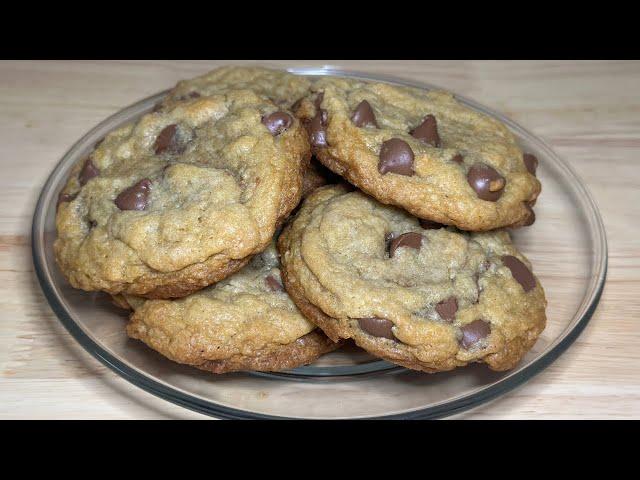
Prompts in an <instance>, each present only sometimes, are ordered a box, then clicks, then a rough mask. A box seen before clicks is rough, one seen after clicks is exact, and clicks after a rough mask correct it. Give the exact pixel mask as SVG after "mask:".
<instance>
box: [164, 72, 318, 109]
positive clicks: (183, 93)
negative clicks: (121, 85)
mask: <svg viewBox="0 0 640 480" xmlns="http://www.w3.org/2000/svg"><path fill="white" fill-rule="evenodd" d="M310 86H311V82H310V81H309V80H308V79H307V78H305V77H301V76H299V75H293V74H291V73H288V72H285V71H283V70H272V69H269V68H263V67H235V66H227V67H220V68H216V69H215V70H212V71H210V72H208V73H206V74H204V75H201V76H199V77H195V78H192V79H189V80H182V81H180V82H178V84H177V85H176V86H175V87H174V88H173V89H171V90H170V91H169V93H168V94H167V96H166V97H165V98H164V99H163V101H162V103H161V104H160V108H163V107H166V106H171V105H174V104H175V103H176V102H181V101H183V100H188V99H192V98H198V97H202V96H208V95H213V94H217V93H224V92H225V91H227V90H230V89H248V90H253V91H254V92H256V93H257V94H259V95H262V96H265V97H267V98H269V99H270V100H271V101H273V102H274V103H275V104H276V105H278V106H279V107H282V108H289V107H290V106H291V105H292V104H293V103H294V102H295V101H297V100H299V99H300V98H302V97H304V96H305V95H306V94H307V93H308V91H309V87H310Z"/></svg>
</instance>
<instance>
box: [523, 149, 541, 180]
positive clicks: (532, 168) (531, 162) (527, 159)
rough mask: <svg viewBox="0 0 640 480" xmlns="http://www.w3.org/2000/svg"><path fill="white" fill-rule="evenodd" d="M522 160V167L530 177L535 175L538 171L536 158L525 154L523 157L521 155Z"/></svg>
mask: <svg viewBox="0 0 640 480" xmlns="http://www.w3.org/2000/svg"><path fill="white" fill-rule="evenodd" d="M522 160H524V166H525V167H527V170H529V173H530V174H531V175H535V174H536V170H537V169H538V159H537V158H536V156H535V155H532V154H530V153H525V154H524V155H522Z"/></svg>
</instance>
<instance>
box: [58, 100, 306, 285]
mask: <svg viewBox="0 0 640 480" xmlns="http://www.w3.org/2000/svg"><path fill="white" fill-rule="evenodd" d="M308 157H309V144H308V141H307V137H306V134H305V131H304V129H303V127H302V126H301V124H300V122H299V121H298V120H297V119H296V118H294V117H293V116H292V115H291V114H290V113H288V112H287V111H286V110H283V109H281V108H280V107H278V106H277V105H275V104H274V103H272V102H271V101H270V100H268V99H266V98H264V97H262V96H260V95H258V94H256V93H255V92H253V91H251V90H229V91H227V92H225V93H222V94H215V95H210V96H206V97H199V98H193V99H188V100H184V101H181V102H178V103H176V104H175V105H174V106H173V107H170V108H167V109H163V110H161V111H157V112H154V113H150V114H148V115H145V116H143V117H142V118H141V119H140V120H139V121H137V122H135V123H133V124H129V125H126V126H124V127H122V128H120V129H118V130H116V131H114V132H112V133H110V134H109V135H107V136H106V138H105V139H104V141H102V142H101V143H100V144H99V145H98V146H97V147H96V149H95V150H94V151H93V153H91V154H90V155H89V156H88V158H86V159H85V160H84V161H83V162H81V163H80V164H79V165H76V167H75V169H74V170H73V171H72V173H71V176H70V179H69V181H68V183H67V185H66V186H65V188H64V190H63V191H62V192H61V194H60V197H59V205H58V212H57V217H56V226H57V232H58V238H57V240H56V242H55V253H56V259H57V261H58V264H59V265H60V268H61V270H62V272H63V273H64V274H65V276H66V277H67V278H68V280H69V281H70V283H71V284H72V285H73V286H74V287H76V288H81V289H83V290H104V291H106V292H108V293H111V294H118V293H127V294H131V295H140V296H145V297H148V298H173V297H181V296H185V295H187V294H189V293H191V292H194V291H196V290H198V289H200V288H203V287H205V286H207V285H210V284H211V283H213V282H216V281H219V280H221V279H223V278H225V277H226V276H228V275H230V274H231V273H233V272H235V271H237V270H239V269H240V268H241V267H242V266H243V265H245V264H246V263H247V262H248V261H249V259H250V257H251V256H252V255H254V254H255V253H258V252H260V251H262V250H264V249H265V248H266V247H267V246H268V245H269V242H270V241H271V238H272V236H273V234H274V232H275V230H276V228H277V227H278V225H280V224H281V223H282V222H283V220H284V219H285V218H286V216H287V215H288V214H289V212H290V211H291V210H292V209H293V208H294V207H295V206H296V205H297V204H298V202H299V200H300V195H301V185H302V179H301V177H302V171H301V170H302V166H303V165H304V164H305V163H308Z"/></svg>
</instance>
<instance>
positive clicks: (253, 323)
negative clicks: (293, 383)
mask: <svg viewBox="0 0 640 480" xmlns="http://www.w3.org/2000/svg"><path fill="white" fill-rule="evenodd" d="M125 298H126V301H127V303H128V304H129V306H130V307H131V308H132V309H133V310H134V312H133V313H132V315H131V320H130V322H129V325H128V326H127V333H128V334H129V336H131V337H132V338H136V339H138V340H141V341H143V342H144V343H146V344H147V345H148V346H149V347H151V348H153V349H154V350H156V351H158V352H160V353H161V354H162V355H164V356H166V357H168V358H169V359H171V360H173V361H175V362H178V363H184V364H188V365H192V366H194V367H197V368H200V369H202V370H208V371H211V372H213V373H224V372H232V371H238V370H257V371H278V370H285V369H289V368H295V367H298V366H301V365H306V364H308V363H311V362H312V361H313V360H315V359H316V358H318V357H319V356H320V355H322V354H323V353H326V352H330V351H332V350H335V349H336V348H338V346H339V344H338V343H334V342H333V341H331V340H330V339H329V338H327V337H326V336H325V335H324V334H323V333H322V331H320V330H319V329H317V328H316V327H315V325H314V324H313V323H311V322H309V321H308V320H307V319H306V318H305V317H304V316H303V315H302V314H301V313H300V312H299V311H298V309H297V308H296V306H295V304H294V303H293V302H292V301H291V299H290V298H289V296H288V295H287V293H286V292H285V290H284V287H283V286H282V283H281V279H280V269H279V264H278V257H277V253H276V250H275V245H273V244H272V245H271V246H270V247H269V248H267V250H265V251H264V252H263V253H261V254H259V255H256V256H255V257H254V258H253V259H252V261H251V262H250V263H249V264H248V265H247V266H246V267H244V268H243V269H242V270H240V271H239V272H237V273H235V274H233V275H231V276H230V277H228V278H226V279H225V280H223V281H221V282H219V283H217V284H216V285H213V286H210V287H208V288H206V289H204V290H201V291H199V292H196V293H194V294H192V295H189V296H187V297H185V298H181V299H177V300H145V299H141V298H139V297H131V296H125ZM120 303H122V302H120Z"/></svg>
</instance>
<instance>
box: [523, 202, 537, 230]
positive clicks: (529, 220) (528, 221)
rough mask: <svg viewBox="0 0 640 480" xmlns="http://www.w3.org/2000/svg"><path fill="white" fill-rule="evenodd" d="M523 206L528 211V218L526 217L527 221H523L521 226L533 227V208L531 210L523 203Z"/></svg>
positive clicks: (534, 215) (529, 206)
mask: <svg viewBox="0 0 640 480" xmlns="http://www.w3.org/2000/svg"><path fill="white" fill-rule="evenodd" d="M524 206H525V207H526V209H527V210H528V211H529V216H528V217H527V219H526V220H525V221H524V223H523V224H522V226H523V227H528V226H530V225H533V224H534V222H535V221H536V214H535V212H534V211H533V208H531V205H529V204H528V203H525V204H524Z"/></svg>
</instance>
